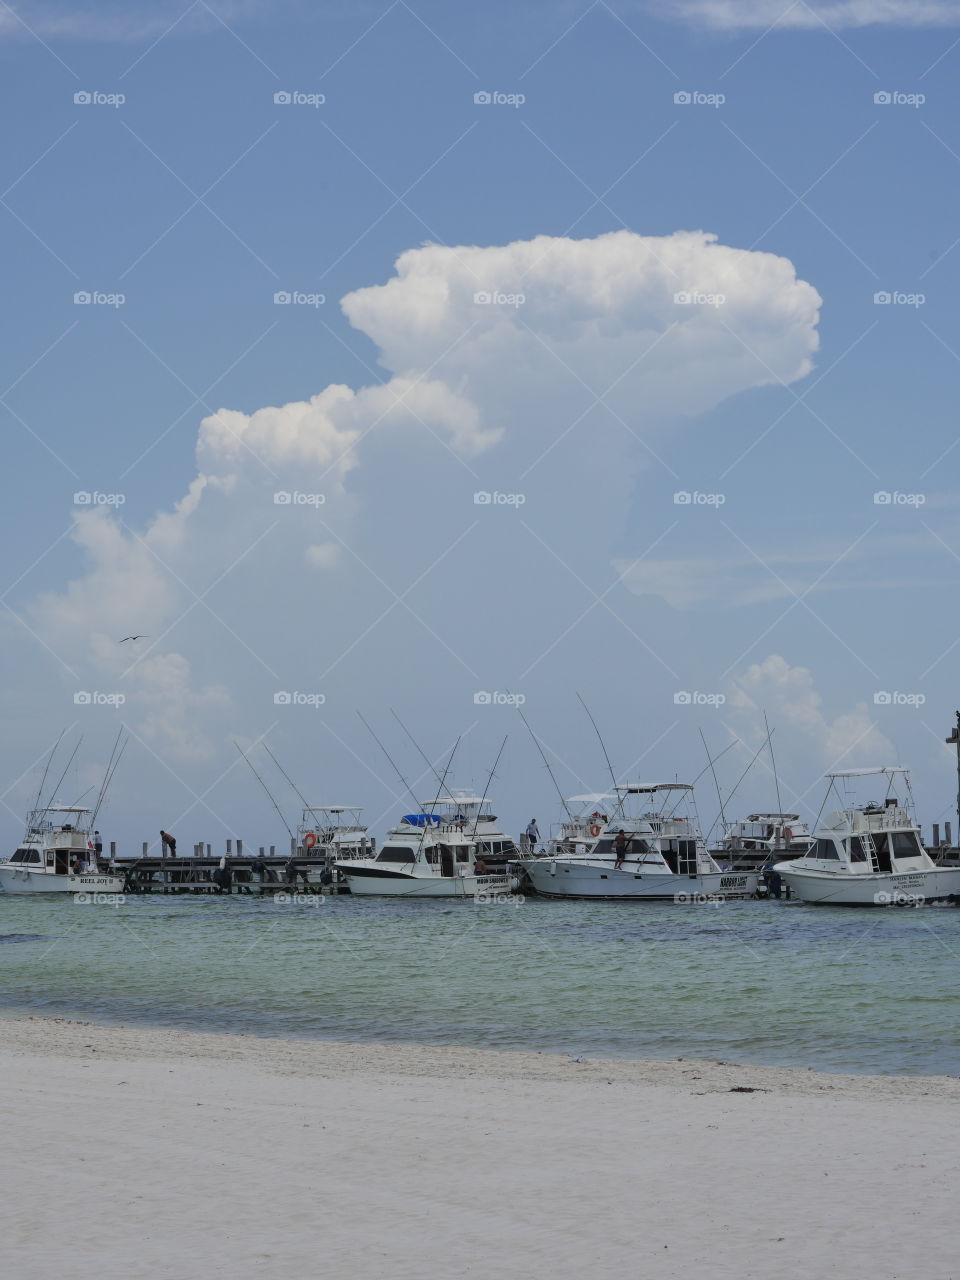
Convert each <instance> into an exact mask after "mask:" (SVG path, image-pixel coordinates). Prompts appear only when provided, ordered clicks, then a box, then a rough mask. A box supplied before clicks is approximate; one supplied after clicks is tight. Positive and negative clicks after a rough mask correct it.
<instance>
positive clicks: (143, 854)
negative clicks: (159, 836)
mask: <svg viewBox="0 0 960 1280" xmlns="http://www.w3.org/2000/svg"><path fill="white" fill-rule="evenodd" d="M147 847H148V846H147V842H146V840H144V842H143V844H142V845H141V846H140V848H141V852H140V857H141V858H145V857H146V856H147Z"/></svg>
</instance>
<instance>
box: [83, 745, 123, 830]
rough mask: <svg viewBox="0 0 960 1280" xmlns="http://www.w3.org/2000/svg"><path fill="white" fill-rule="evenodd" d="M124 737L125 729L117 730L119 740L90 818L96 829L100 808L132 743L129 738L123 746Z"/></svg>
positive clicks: (92, 825)
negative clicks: (129, 744)
mask: <svg viewBox="0 0 960 1280" xmlns="http://www.w3.org/2000/svg"><path fill="white" fill-rule="evenodd" d="M122 735H123V729H122V728H120V729H118V730H117V739H116V741H115V742H114V744H113V750H112V751H111V752H110V759H109V760H108V761H107V768H106V771H105V772H104V775H103V782H101V784H100V790H99V791H98V792H97V803H96V804H95V805H94V806H93V814H92V815H91V817H90V826H91V827H96V825H97V814H98V813H99V812H100V807H101V805H102V804H103V802H104V800H106V798H107V791H108V790H109V788H110V783H111V782H112V781H113V775H114V774H115V773H116V772H117V766H118V765H119V763H120V759H121V757H122V756H123V753H124V751H126V749H127V743H128V742H129V741H130V739H129V738H127V739H126V740H125V741H124V743H123V745H122V746H121V745H120V739H121V736H122ZM118 748H119V750H118ZM84 794H86V793H84Z"/></svg>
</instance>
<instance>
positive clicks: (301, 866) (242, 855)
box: [101, 840, 345, 895]
mask: <svg viewBox="0 0 960 1280" xmlns="http://www.w3.org/2000/svg"><path fill="white" fill-rule="evenodd" d="M234 844H235V845H236V848H235V849H234ZM149 848H150V846H149V844H148V843H147V842H146V841H144V843H143V846H142V851H141V854H140V856H139V857H137V858H129V857H128V858H124V857H120V856H118V855H117V851H116V843H115V842H111V844H110V858H109V864H110V866H111V867H112V868H113V869H115V870H116V871H117V872H119V873H120V874H122V875H123V877H124V882H125V883H124V893H131V894H139V893H177V894H183V893H193V894H196V893H214V894H224V893H235V894H254V895H263V894H277V893H305V894H314V895H326V894H335V893H340V892H342V891H343V890H344V889H345V886H344V885H342V884H341V882H340V876H339V873H338V872H337V871H336V870H335V868H334V865H333V864H334V856H333V855H332V854H330V853H328V852H327V851H325V850H322V849H318V850H317V852H316V853H315V852H314V851H313V850H312V849H308V848H305V847H304V846H302V845H297V844H296V842H295V841H291V843H290V851H289V852H288V853H284V854H278V853H277V849H276V845H270V847H269V848H266V847H265V846H263V845H261V846H260V848H259V849H258V850H257V852H256V853H255V854H252V853H249V852H246V851H245V850H244V847H243V841H242V840H236V841H233V840H228V841H227V842H226V851H225V852H224V853H223V854H215V853H213V851H212V848H211V846H210V845H209V844H204V843H200V844H195V845H194V846H193V850H192V852H191V853H189V854H187V855H181V854H170V853H163V854H156V853H154V854H151V853H150V852H149ZM105 862H106V859H105V858H103V857H102V856H101V865H103V864H104V863H105ZM221 863H224V864H225V865H223V866H221Z"/></svg>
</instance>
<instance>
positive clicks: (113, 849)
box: [110, 840, 117, 862]
mask: <svg viewBox="0 0 960 1280" xmlns="http://www.w3.org/2000/svg"><path fill="white" fill-rule="evenodd" d="M116 856H117V842H116V840H111V841H110V861H111V862H112V861H113V860H114V858H115V857H116Z"/></svg>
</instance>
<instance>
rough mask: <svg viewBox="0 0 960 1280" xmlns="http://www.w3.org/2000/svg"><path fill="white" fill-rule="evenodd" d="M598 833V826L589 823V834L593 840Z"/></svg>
mask: <svg viewBox="0 0 960 1280" xmlns="http://www.w3.org/2000/svg"><path fill="white" fill-rule="evenodd" d="M600 831H601V827H600V824H599V823H598V822H591V823H590V834H591V835H592V836H593V837H594V838H596V837H597V836H598V835H599V834H600Z"/></svg>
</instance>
